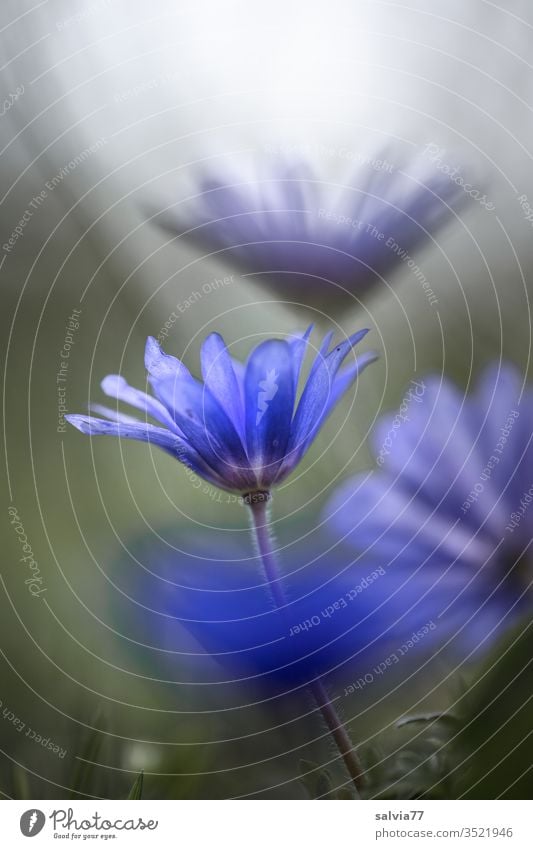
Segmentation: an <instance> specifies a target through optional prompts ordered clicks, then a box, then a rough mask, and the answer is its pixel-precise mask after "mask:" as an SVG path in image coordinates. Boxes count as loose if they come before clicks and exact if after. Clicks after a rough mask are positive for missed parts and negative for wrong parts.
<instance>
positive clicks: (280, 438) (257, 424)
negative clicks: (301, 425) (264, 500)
mask: <svg viewBox="0 0 533 849" xmlns="http://www.w3.org/2000/svg"><path fill="white" fill-rule="evenodd" d="M294 394H295V387H294V374H293V360H292V356H291V348H290V345H289V344H288V343H287V342H284V341H282V340H280V339H269V340H268V341H266V342H262V343H261V344H260V345H258V346H257V348H256V349H255V350H254V351H253V353H252V354H251V356H250V358H249V360H248V364H247V367H246V375H245V396H246V444H247V448H248V457H249V459H250V463H251V465H252V467H253V468H254V469H256V470H257V474H258V476H260V477H261V481H262V483H263V484H264V485H266V486H268V485H269V484H270V482H271V481H272V480H274V477H275V475H276V473H277V471H278V467H279V463H280V462H281V460H282V459H283V457H284V455H285V449H286V447H287V443H288V440H289V436H290V428H291V419H292V413H293V409H294Z"/></svg>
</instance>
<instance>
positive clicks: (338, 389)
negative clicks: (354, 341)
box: [319, 351, 379, 427]
mask: <svg viewBox="0 0 533 849" xmlns="http://www.w3.org/2000/svg"><path fill="white" fill-rule="evenodd" d="M377 359H379V356H378V354H376V353H375V352H374V351H368V352H367V353H366V354H362V355H361V356H360V357H357V359H356V362H355V363H354V364H353V365H352V366H349V367H348V368H347V369H345V370H344V371H342V372H341V374H338V375H337V376H336V378H335V380H334V381H333V386H332V387H331V393H330V397H329V401H328V403H327V404H326V408H325V410H324V414H323V416H322V417H321V419H320V423H319V427H322V425H323V423H324V421H325V420H326V418H327V417H328V416H329V414H330V413H331V412H333V410H334V408H335V407H336V406H337V404H338V403H339V401H340V400H341V398H342V396H343V395H344V393H345V392H347V391H348V389H349V388H350V386H352V384H353V383H354V381H355V380H357V378H358V377H359V375H360V374H362V372H363V371H364V370H365V368H366V367H367V366H369V365H370V364H371V363H375V362H376V360H377Z"/></svg>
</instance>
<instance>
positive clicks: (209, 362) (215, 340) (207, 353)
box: [200, 333, 245, 444]
mask: <svg viewBox="0 0 533 849" xmlns="http://www.w3.org/2000/svg"><path fill="white" fill-rule="evenodd" d="M200 357H201V364H202V377H203V378H204V382H205V385H206V386H207V388H208V389H209V390H210V392H211V394H212V395H213V397H214V398H216V400H217V401H218V402H219V404H220V405H221V406H222V407H223V409H224V410H225V411H226V412H227V414H228V416H229V417H230V419H231V421H232V422H233V425H234V427H235V430H236V431H237V433H238V434H239V436H240V437H241V440H242V442H243V444H244V440H245V436H244V406H243V403H242V396H241V392H240V388H239V383H238V380H237V376H236V374H235V370H234V368H233V363H232V359H231V357H230V355H229V352H228V349H227V348H226V345H225V343H224V340H223V338H222V336H221V335H220V334H219V333H211V334H210V335H209V336H208V337H207V339H206V340H205V342H204V343H203V345H202V350H201V354H200Z"/></svg>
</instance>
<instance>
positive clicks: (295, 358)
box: [288, 324, 313, 391]
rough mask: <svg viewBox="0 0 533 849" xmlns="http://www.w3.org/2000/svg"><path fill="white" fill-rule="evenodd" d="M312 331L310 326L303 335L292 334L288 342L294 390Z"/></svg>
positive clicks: (296, 387) (296, 386)
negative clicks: (290, 352)
mask: <svg viewBox="0 0 533 849" xmlns="http://www.w3.org/2000/svg"><path fill="white" fill-rule="evenodd" d="M312 331H313V325H312V324H310V325H309V327H308V328H307V330H306V331H305V333H295V334H293V335H292V336H291V337H290V338H289V340H288V342H289V345H290V346H291V351H292V362H293V370H294V390H295V391H296V390H297V389H298V382H299V380H300V372H301V370H302V363H303V361H304V357H305V352H306V350H307V343H308V340H309V337H310V335H311V333H312Z"/></svg>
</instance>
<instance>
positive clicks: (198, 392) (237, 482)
mask: <svg viewBox="0 0 533 849" xmlns="http://www.w3.org/2000/svg"><path fill="white" fill-rule="evenodd" d="M154 388H155V389H156V391H157V394H158V396H159V397H160V398H161V399H162V401H163V403H164V404H165V406H166V407H168V409H169V410H170V411H171V413H172V415H173V417H174V419H175V421H176V422H177V424H178V426H179V428H180V430H181V431H182V432H183V433H184V435H185V437H186V438H187V440H188V442H190V444H191V445H192V446H193V447H194V448H195V449H196V450H197V451H198V453H199V454H200V455H201V456H202V457H203V458H204V460H205V461H206V463H208V464H209V466H210V467H211V468H212V469H215V470H216V472H217V474H219V475H220V477H221V478H223V479H224V480H225V481H226V484H227V485H228V486H234V487H235V488H237V489H241V490H243V491H244V489H246V488H247V487H253V486H254V485H255V480H254V478H253V476H252V475H251V474H250V464H249V462H248V458H247V456H246V453H245V450H244V448H243V445H242V442H241V440H240V437H239V434H238V433H237V431H236V430H235V427H234V426H233V423H232V421H231V419H230V418H229V416H228V415H227V414H226V412H225V411H224V409H223V408H222V407H221V406H220V404H219V403H218V401H217V400H216V398H214V397H213V395H212V394H211V392H210V391H209V389H207V388H206V387H205V386H203V384H201V383H199V381H197V380H194V378H185V379H184V380H175V379H174V378H173V377H169V378H167V379H163V380H159V381H154Z"/></svg>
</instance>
